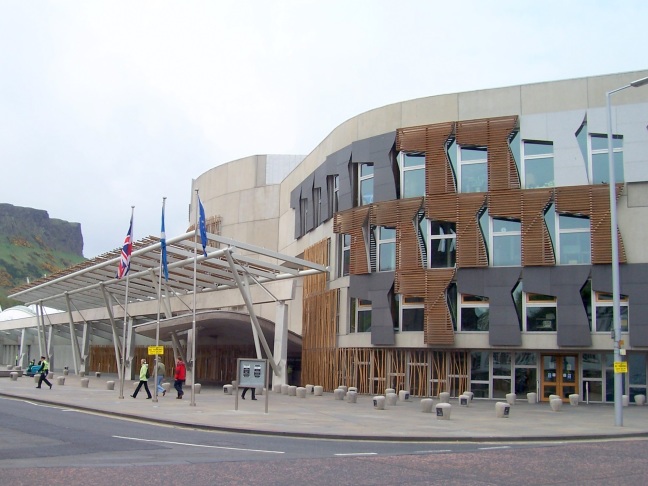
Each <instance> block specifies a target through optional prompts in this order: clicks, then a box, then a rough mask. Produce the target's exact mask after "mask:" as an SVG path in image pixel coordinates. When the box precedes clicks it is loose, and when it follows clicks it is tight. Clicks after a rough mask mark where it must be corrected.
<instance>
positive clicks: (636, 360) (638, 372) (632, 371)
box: [628, 353, 646, 402]
mask: <svg viewBox="0 0 648 486" xmlns="http://www.w3.org/2000/svg"><path fill="white" fill-rule="evenodd" d="M628 371H629V373H628V382H629V383H628V384H629V387H630V389H629V395H630V401H631V402H634V398H635V396H636V395H645V394H646V355H645V354H644V353H630V354H628Z"/></svg>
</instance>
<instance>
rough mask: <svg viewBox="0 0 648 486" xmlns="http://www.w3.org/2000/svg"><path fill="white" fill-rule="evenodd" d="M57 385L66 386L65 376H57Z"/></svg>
mask: <svg viewBox="0 0 648 486" xmlns="http://www.w3.org/2000/svg"><path fill="white" fill-rule="evenodd" d="M56 384H57V385H61V386H63V385H65V376H57V377H56Z"/></svg>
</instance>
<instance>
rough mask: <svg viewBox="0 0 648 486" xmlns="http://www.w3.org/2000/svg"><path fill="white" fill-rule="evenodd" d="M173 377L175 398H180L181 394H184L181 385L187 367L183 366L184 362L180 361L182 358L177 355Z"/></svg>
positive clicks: (184, 378) (185, 376) (185, 375)
mask: <svg viewBox="0 0 648 486" xmlns="http://www.w3.org/2000/svg"><path fill="white" fill-rule="evenodd" d="M173 378H174V379H175V382H174V383H173V387H174V388H175V389H176V390H177V392H178V396H177V397H176V398H177V399H179V400H181V399H182V395H184V392H183V391H182V385H183V384H184V382H185V380H186V379H187V367H186V366H185V364H184V362H183V361H182V358H180V357H178V359H177V361H176V366H175V373H174V374H173Z"/></svg>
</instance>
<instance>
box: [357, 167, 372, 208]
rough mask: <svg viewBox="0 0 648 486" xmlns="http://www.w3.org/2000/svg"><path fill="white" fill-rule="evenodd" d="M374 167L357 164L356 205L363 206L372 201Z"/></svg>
mask: <svg viewBox="0 0 648 486" xmlns="http://www.w3.org/2000/svg"><path fill="white" fill-rule="evenodd" d="M373 177H374V166H373V164H358V204H359V205H360V206H364V205H365V204H371V203H372V202H373V200H374V180H373Z"/></svg>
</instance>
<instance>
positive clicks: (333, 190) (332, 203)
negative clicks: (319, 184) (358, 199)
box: [326, 175, 340, 216]
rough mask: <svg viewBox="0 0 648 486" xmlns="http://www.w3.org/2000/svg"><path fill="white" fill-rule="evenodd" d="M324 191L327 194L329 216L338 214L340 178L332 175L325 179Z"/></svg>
mask: <svg viewBox="0 0 648 486" xmlns="http://www.w3.org/2000/svg"><path fill="white" fill-rule="evenodd" d="M326 190H327V194H328V210H329V215H331V216H333V215H334V214H335V213H337V212H338V208H339V201H340V199H339V194H340V176H339V175H332V176H327V177H326Z"/></svg>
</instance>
